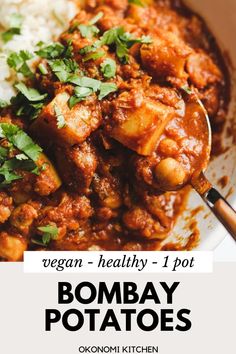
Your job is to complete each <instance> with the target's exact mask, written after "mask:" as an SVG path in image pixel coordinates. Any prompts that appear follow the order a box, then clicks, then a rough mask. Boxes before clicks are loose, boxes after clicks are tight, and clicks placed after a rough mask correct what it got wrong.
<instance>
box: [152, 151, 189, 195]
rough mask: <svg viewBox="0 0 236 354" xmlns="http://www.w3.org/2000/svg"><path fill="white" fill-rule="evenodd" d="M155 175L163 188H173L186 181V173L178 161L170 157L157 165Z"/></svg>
mask: <svg viewBox="0 0 236 354" xmlns="http://www.w3.org/2000/svg"><path fill="white" fill-rule="evenodd" d="M155 176H156V179H157V181H158V182H159V183H160V185H161V187H162V188H164V189H167V190H169V189H170V190H171V189H175V188H176V187H178V186H180V185H182V184H183V183H184V181H185V178H186V173H185V171H184V169H183V167H182V166H181V164H180V163H179V162H178V161H176V160H175V159H173V158H172V157H168V158H166V159H163V160H161V162H160V163H159V164H158V165H157V166H156V167H155Z"/></svg>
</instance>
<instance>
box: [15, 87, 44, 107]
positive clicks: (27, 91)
mask: <svg viewBox="0 0 236 354" xmlns="http://www.w3.org/2000/svg"><path fill="white" fill-rule="evenodd" d="M15 88H16V89H17V90H18V91H20V92H21V93H22V95H23V96H25V97H26V98H27V100H28V101H30V102H37V101H42V100H44V99H45V98H46V97H47V94H46V93H45V94H41V93H40V92H39V91H37V90H36V89H34V88H31V87H30V88H29V87H27V86H26V85H25V84H24V83H23V82H19V83H18V84H16V85H15Z"/></svg>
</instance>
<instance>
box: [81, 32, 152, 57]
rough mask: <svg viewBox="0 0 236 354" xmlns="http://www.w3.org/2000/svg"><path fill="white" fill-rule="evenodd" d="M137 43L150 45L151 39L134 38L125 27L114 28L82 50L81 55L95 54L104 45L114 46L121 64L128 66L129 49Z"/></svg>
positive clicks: (143, 37) (145, 37)
mask: <svg viewBox="0 0 236 354" xmlns="http://www.w3.org/2000/svg"><path fill="white" fill-rule="evenodd" d="M135 43H142V44H144V43H145V44H149V43H151V38H150V37H148V36H142V37H141V38H133V37H132V35H131V34H130V33H128V32H125V30H124V28H123V27H118V28H112V29H110V30H108V31H106V32H105V33H104V34H103V35H102V37H101V38H100V39H99V40H97V41H95V42H94V43H93V44H92V45H88V46H85V47H84V48H82V49H81V50H80V54H81V55H85V54H88V53H91V52H95V51H96V50H97V49H98V48H100V47H101V46H103V45H108V46H110V45H112V46H114V47H115V52H116V55H117V57H118V58H119V60H120V62H121V63H123V64H126V63H128V62H129V55H128V53H129V49H130V48H131V47H132V46H133V45H134V44H135Z"/></svg>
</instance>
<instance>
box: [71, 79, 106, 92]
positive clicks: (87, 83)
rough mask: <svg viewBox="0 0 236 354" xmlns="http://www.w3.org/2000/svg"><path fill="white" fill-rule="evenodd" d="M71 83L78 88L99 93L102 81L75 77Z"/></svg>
mask: <svg viewBox="0 0 236 354" xmlns="http://www.w3.org/2000/svg"><path fill="white" fill-rule="evenodd" d="M70 82H71V83H72V84H74V85H76V86H81V87H88V88H91V89H92V90H93V91H94V92H97V91H98V90H99V88H100V85H101V81H99V80H96V79H92V78H91V77H88V76H82V77H74V78H72V79H71V80H70Z"/></svg>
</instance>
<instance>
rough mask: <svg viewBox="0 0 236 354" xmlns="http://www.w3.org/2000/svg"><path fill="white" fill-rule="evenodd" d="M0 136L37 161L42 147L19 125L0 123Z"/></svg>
mask: <svg viewBox="0 0 236 354" xmlns="http://www.w3.org/2000/svg"><path fill="white" fill-rule="evenodd" d="M0 137H2V138H6V139H7V140H8V141H9V142H10V143H11V144H13V145H14V146H15V147H16V148H17V149H19V150H20V151H22V152H23V153H24V154H25V155H27V156H28V157H29V158H30V159H32V160H33V161H37V160H38V158H39V155H40V153H41V152H42V149H41V147H40V146H38V145H37V144H35V143H34V142H33V140H32V139H31V138H30V137H29V136H28V135H27V134H26V133H25V132H24V131H23V130H21V129H20V128H19V127H17V126H16V125H14V124H9V123H0Z"/></svg>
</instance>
